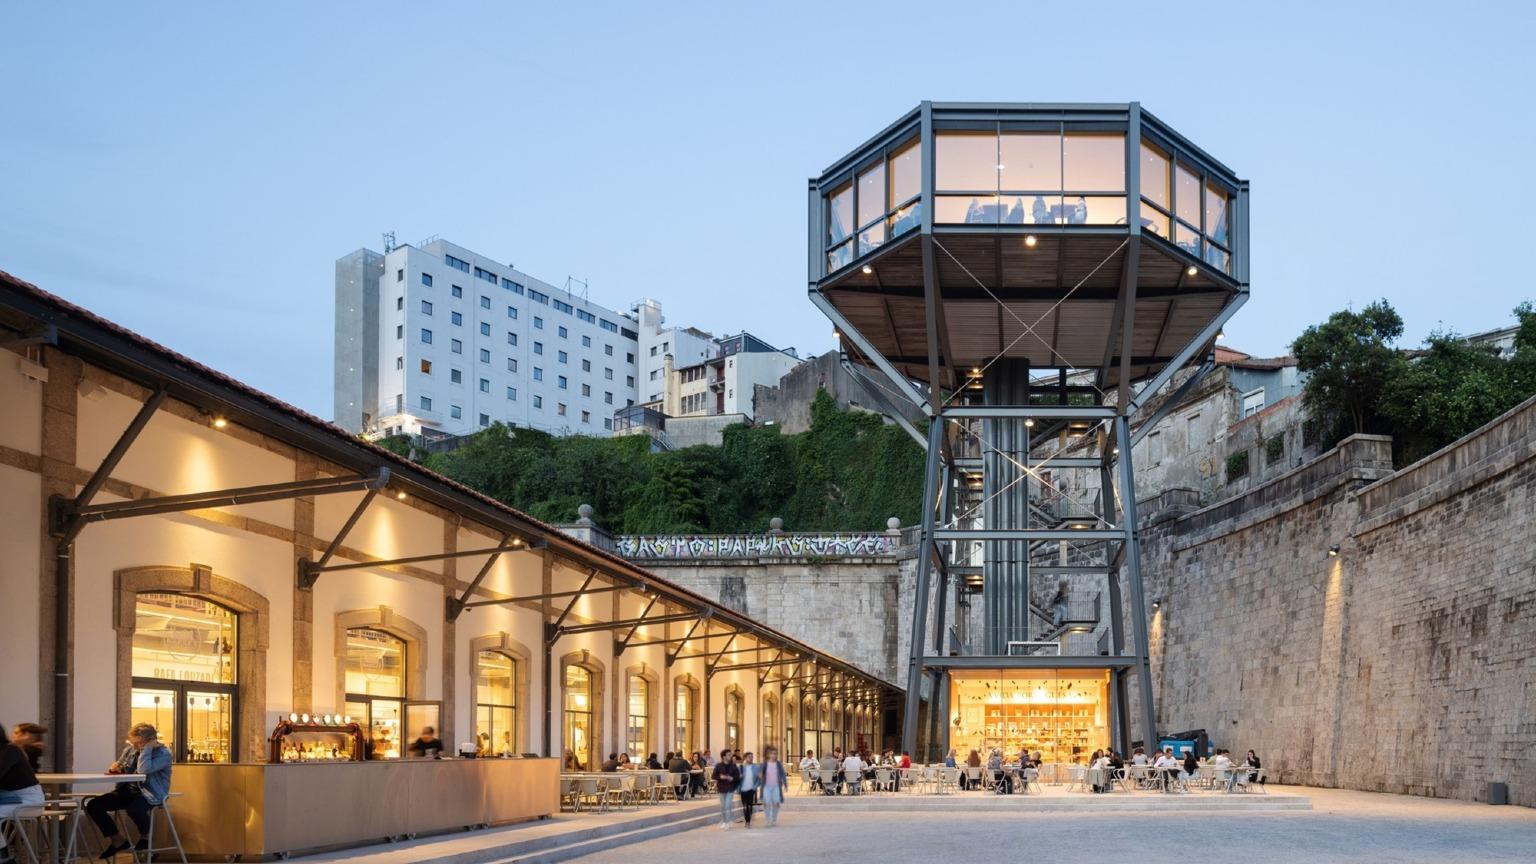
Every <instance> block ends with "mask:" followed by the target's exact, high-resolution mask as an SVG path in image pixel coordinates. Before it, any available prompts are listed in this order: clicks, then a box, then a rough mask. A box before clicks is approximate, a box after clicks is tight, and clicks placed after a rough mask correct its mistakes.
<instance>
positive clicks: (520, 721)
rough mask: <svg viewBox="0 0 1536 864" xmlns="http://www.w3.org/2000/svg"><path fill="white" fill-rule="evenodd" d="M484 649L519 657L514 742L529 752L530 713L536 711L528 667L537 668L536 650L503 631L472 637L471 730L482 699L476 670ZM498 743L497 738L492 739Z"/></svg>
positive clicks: (513, 688) (470, 646) (470, 645)
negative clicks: (529, 686) (530, 689)
mask: <svg viewBox="0 0 1536 864" xmlns="http://www.w3.org/2000/svg"><path fill="white" fill-rule="evenodd" d="M481 651H496V652H499V653H501V654H505V655H507V656H508V657H511V658H512V659H513V660H515V661H517V664H516V679H515V680H514V681H513V682H512V692H513V693H514V694H515V696H516V700H517V719H516V720H515V721H514V724H515V728H514V729H513V731H512V743H513V746H514V748H515V749H516V750H517V752H519V753H526V752H528V751H529V748H528V715H529V714H530V713H532V705H531V703H529V701H528V670H529V669H531V668H533V653H532V652H530V651H529V650H528V646H527V645H524V644H523V643H521V642H519V641H517V640H516V639H513V638H512V636H511V634H509V633H507V632H505V631H502V632H497V633H490V634H487V635H485V636H476V637H475V638H473V639H471V640H469V711H470V714H469V725H470V731H471V732H473V731H474V726H475V722H476V719H475V703H477V702H479V701H480V699H479V693H478V692H477V688H478V687H479V676H478V675H477V674H476V664H477V663H478V662H479V657H480V652H481ZM492 745H493V746H494V745H495V742H492Z"/></svg>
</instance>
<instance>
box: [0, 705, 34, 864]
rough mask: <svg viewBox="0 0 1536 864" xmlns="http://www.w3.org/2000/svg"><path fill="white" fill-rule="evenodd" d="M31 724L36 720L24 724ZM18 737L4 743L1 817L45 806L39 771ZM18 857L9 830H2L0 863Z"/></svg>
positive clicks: (0, 765)
mask: <svg viewBox="0 0 1536 864" xmlns="http://www.w3.org/2000/svg"><path fill="white" fill-rule="evenodd" d="M29 725H32V724H29V723H23V724H21V726H29ZM21 726H17V727H16V728H17V729H20V728H21ZM15 738H16V736H15V734H14V733H13V734H12V736H11V740H10V741H6V742H3V743H0V817H4V816H9V815H11V814H12V813H15V812H16V811H17V810H20V809H21V808H23V807H41V806H43V787H42V786H40V785H38V782H37V772H36V771H34V770H33V767H32V762H31V761H30V760H29V759H28V758H27V753H26V751H25V750H24V749H23V748H22V747H21V745H19V744H17V743H15ZM15 861H16V859H15V858H14V857H13V856H12V855H11V850H10V849H9V848H7V847H6V845H5V834H4V833H0V864H14V862H15Z"/></svg>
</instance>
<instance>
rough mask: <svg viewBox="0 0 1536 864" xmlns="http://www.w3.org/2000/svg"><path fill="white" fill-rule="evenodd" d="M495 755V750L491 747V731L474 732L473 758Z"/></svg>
mask: <svg viewBox="0 0 1536 864" xmlns="http://www.w3.org/2000/svg"><path fill="white" fill-rule="evenodd" d="M495 755H496V753H495V751H493V750H492V749H491V733H489V732H483V731H482V732H477V733H475V758H477V759H486V758H489V757H491V756H495Z"/></svg>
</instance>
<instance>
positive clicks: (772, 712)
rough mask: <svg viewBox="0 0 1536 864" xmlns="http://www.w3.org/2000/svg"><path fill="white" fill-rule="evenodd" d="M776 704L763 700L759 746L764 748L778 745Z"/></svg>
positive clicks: (769, 700) (770, 700)
mask: <svg viewBox="0 0 1536 864" xmlns="http://www.w3.org/2000/svg"><path fill="white" fill-rule="evenodd" d="M777 709H778V703H776V702H774V701H773V700H772V699H764V700H763V724H762V727H761V729H762V741H761V742H760V743H761V745H762V746H763V747H764V748H766V747H769V746H772V745H775V744H777V743H778V740H777V739H778V731H779V717H778V710H777Z"/></svg>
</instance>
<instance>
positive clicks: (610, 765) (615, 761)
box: [603, 753, 619, 774]
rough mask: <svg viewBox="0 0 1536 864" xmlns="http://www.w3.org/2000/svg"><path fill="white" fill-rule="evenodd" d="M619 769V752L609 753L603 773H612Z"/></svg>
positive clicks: (604, 762)
mask: <svg viewBox="0 0 1536 864" xmlns="http://www.w3.org/2000/svg"><path fill="white" fill-rule="evenodd" d="M617 770H619V754H617V753H609V754H608V758H607V759H605V760H603V773H604V774H612V773H613V772H615V771H617Z"/></svg>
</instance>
